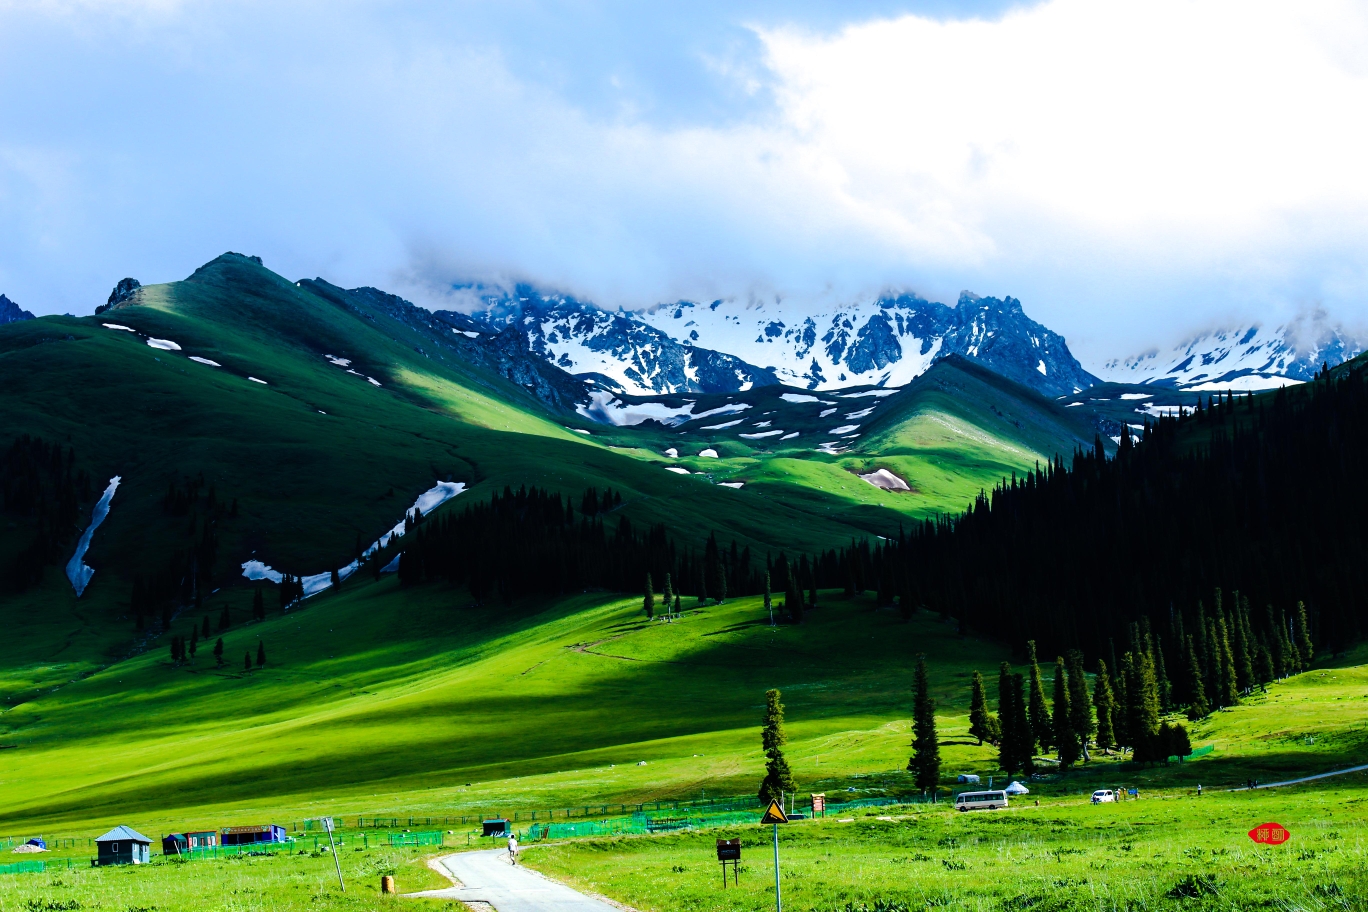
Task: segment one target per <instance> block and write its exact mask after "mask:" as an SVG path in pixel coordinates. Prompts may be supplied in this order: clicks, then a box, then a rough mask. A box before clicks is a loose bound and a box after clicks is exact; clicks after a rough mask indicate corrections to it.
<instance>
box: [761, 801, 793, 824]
mask: <svg viewBox="0 0 1368 912" xmlns="http://www.w3.org/2000/svg"><path fill="white" fill-rule="evenodd" d="M760 822H761V823H788V815H787V814H785V813H784V809H783V808H782V807H780V805H779V802H778V801H770V803H769V807H767V808H765V816H764V817H761V818H760Z"/></svg>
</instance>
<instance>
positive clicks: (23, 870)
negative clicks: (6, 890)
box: [0, 861, 47, 874]
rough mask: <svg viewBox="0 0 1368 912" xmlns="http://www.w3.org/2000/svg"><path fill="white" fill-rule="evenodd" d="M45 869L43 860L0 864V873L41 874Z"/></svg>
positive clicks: (45, 865)
mask: <svg viewBox="0 0 1368 912" xmlns="http://www.w3.org/2000/svg"><path fill="white" fill-rule="evenodd" d="M46 870H47V862H45V861H20V862H16V863H14V864H4V865H0V874H42V873H43V872H44V871H46Z"/></svg>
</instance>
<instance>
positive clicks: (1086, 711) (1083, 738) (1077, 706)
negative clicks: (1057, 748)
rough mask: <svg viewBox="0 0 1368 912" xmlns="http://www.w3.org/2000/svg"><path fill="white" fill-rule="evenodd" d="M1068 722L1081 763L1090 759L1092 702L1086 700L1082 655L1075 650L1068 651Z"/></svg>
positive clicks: (1086, 692)
mask: <svg viewBox="0 0 1368 912" xmlns="http://www.w3.org/2000/svg"><path fill="white" fill-rule="evenodd" d="M1068 670H1069V721H1070V722H1071V724H1072V725H1073V730H1074V735H1075V736H1076V737H1077V738H1078V746H1079V749H1080V751H1081V753H1082V755H1083V762H1085V763H1086V762H1087V761H1089V760H1091V759H1092V758H1091V757H1090V756H1089V755H1088V739H1089V738H1091V737H1092V735H1093V732H1094V731H1096V725H1095V724H1094V723H1093V714H1092V700H1090V699H1089V698H1088V675H1087V674H1086V673H1085V672H1084V671H1083V653H1081V652H1079V651H1078V650H1077V649H1071V650H1070V651H1069V667H1068Z"/></svg>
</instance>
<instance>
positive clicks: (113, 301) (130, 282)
mask: <svg viewBox="0 0 1368 912" xmlns="http://www.w3.org/2000/svg"><path fill="white" fill-rule="evenodd" d="M139 288H142V283H141V282H139V281H138V280H137V279H119V283H118V284H117V285H115V286H114V290H113V291H111V292H110V293H109V300H107V301H105V303H104V305H103V306H100V307H97V308H95V314H96V315H97V316H98V315H99V314H102V313H104V312H105V311H106V310H109V309H110V308H111V307H118V306H119V305H120V304H122V303H124V302H125V301H128V300H130V299H132V297H133V295H134V294H136V293H137V291H138V289H139Z"/></svg>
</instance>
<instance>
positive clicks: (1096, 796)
mask: <svg viewBox="0 0 1368 912" xmlns="http://www.w3.org/2000/svg"><path fill="white" fill-rule="evenodd" d="M1115 800H1116V792H1113V791H1112V790H1111V789H1098V790H1097V791H1095V792H1093V793H1092V803H1093V804H1106V803H1108V802H1110V801H1115Z"/></svg>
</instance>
